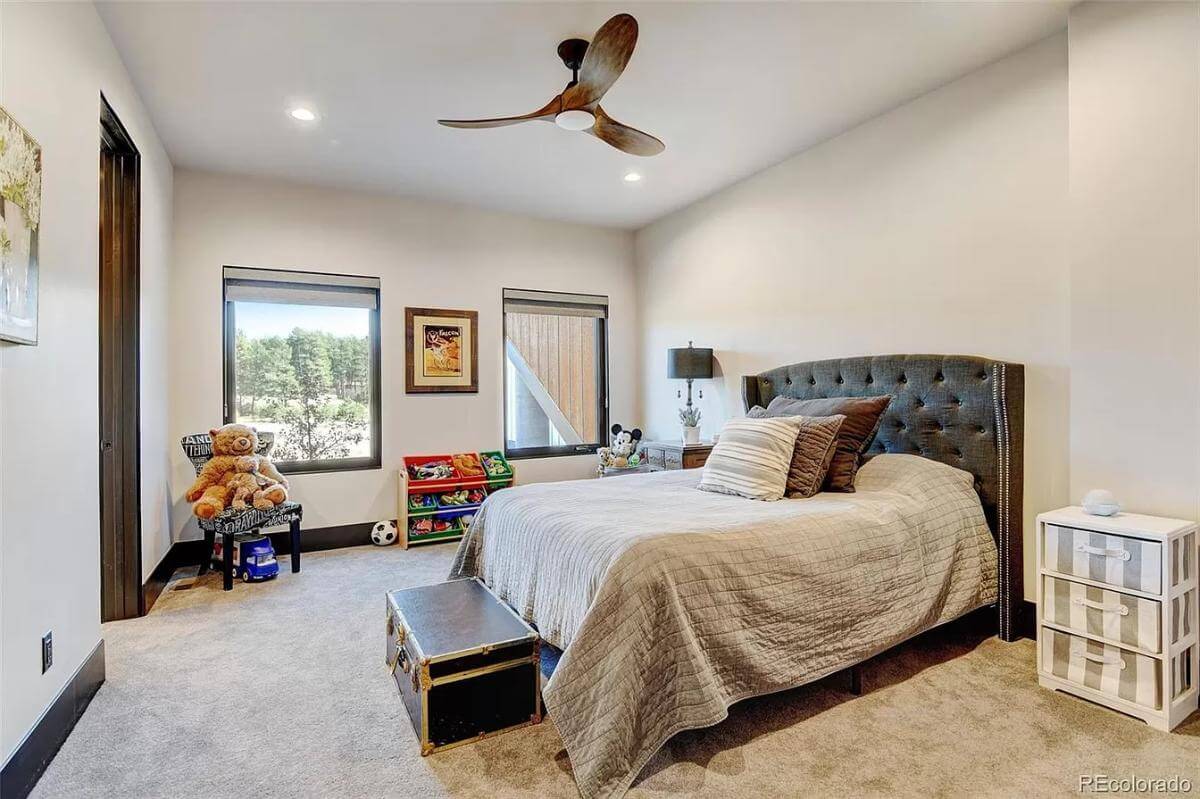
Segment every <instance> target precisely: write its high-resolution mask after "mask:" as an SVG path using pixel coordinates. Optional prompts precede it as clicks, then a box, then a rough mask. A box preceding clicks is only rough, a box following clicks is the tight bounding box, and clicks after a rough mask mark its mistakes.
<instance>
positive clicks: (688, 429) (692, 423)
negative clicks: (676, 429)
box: [679, 405, 700, 444]
mask: <svg viewBox="0 0 1200 799" xmlns="http://www.w3.org/2000/svg"><path fill="white" fill-rule="evenodd" d="M679 423H680V424H681V425H683V443H684V444H699V443H700V409H699V408H696V407H694V406H691V405H689V406H688V407H686V408H680V409H679Z"/></svg>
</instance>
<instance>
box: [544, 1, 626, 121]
mask: <svg viewBox="0 0 1200 799" xmlns="http://www.w3.org/2000/svg"><path fill="white" fill-rule="evenodd" d="M637 37H638V24H637V20H636V19H634V18H633V17H631V16H629V15H628V14H617V15H616V16H615V17H613V18H612V19H610V20H609V21H608V22H605V23H604V24H603V25H601V26H600V30H598V31H596V35H595V36H593V37H592V41H591V44H589V45H588V49H587V52H586V53H584V55H583V63H582V64H580V66H579V82H578V83H576V84H575V85H574V86H572V87H570V88H569V89H567V90H566V91H565V92H563V95H562V97H563V108H564V109H566V108H584V107H585V106H589V105H592V104H593V103H598V102H600V98H601V97H603V96H604V93H605V92H606V91H608V89H609V87H611V86H612V85H613V84H614V83H616V81H617V78H619V77H621V73H622V72H624V71H625V65H626V64H628V63H629V57H630V56H632V55H633V47H634V45H636V44H637Z"/></svg>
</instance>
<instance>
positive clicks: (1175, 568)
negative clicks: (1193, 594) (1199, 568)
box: [1171, 532, 1196, 588]
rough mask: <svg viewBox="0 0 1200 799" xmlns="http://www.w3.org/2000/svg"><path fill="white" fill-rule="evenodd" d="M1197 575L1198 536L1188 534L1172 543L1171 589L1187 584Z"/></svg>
mask: <svg viewBox="0 0 1200 799" xmlns="http://www.w3.org/2000/svg"><path fill="white" fill-rule="evenodd" d="M1195 574H1196V534H1195V533H1194V532H1193V533H1188V534H1187V535H1181V536H1179V537H1178V538H1175V539H1173V540H1172V541H1171V587H1172V588H1174V587H1175V586H1177V585H1179V584H1180V583H1186V582H1187V581H1188V580H1190V579H1192V577H1193V576H1194V575H1195Z"/></svg>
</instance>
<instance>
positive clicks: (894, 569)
mask: <svg viewBox="0 0 1200 799" xmlns="http://www.w3.org/2000/svg"><path fill="white" fill-rule="evenodd" d="M885 393H887V394H892V395H893V397H894V399H893V401H892V403H891V405H889V407H888V410H887V411H886V412H885V415H884V418H883V420H882V424H881V428H880V430H879V433H878V435H877V436H876V439H875V441H874V443H873V444H872V446H871V449H870V451H869V456H870V458H869V460H868V461H867V463H865V464H864V465H863V467H862V469H861V470H860V472H859V476H858V478H857V480H856V483H855V486H856V492H855V493H851V494H830V493H822V494H818V495H816V496H815V497H812V498H810V499H805V500H782V501H779V502H754V501H751V500H746V499H742V498H739V497H733V496H728V495H721V494H712V493H708V492H702V491H698V490H696V487H695V486H696V484H697V483H698V481H699V471H698V470H693V471H676V472H661V473H656V474H650V475H644V476H639V477H635V478H630V479H627V480H596V481H580V482H567V483H548V484H540V485H532V486H527V487H522V488H520V489H516V490H510V491H505V492H500V493H498V494H497V495H496V496H495V497H490V498H489V499H488V501H487V502H486V503H485V504H484V506H483V507H482V508H481V509H480V512H479V513H478V515H477V516H476V518H475V522H474V524H473V525H472V527H471V529H470V530H469V531H468V534H467V535H466V536H465V537H464V539H463V541H462V543H461V545H460V547H459V550H458V553H457V555H456V558H455V563H454V566H453V569H452V576H454V577H463V576H478V577H480V578H481V579H483V580H484V582H486V583H487V584H488V585H489V587H491V588H492V590H493V591H495V592H496V593H497V595H499V596H500V597H501V598H502V599H504V600H505V601H506V602H508V603H509V604H510V605H511V606H512V607H513V608H514V609H516V610H517V611H518V612H519V613H520V614H521V615H522V616H523V617H524V618H526V619H527V620H529V621H530V622H531V623H533V624H534V625H535V626H536V627H537V628H538V630H539V632H540V633H541V635H542V636H543V638H545V639H546V640H547V641H549V642H550V643H551V644H553V645H554V646H556V647H559V648H560V649H562V650H563V655H562V658H561V660H560V662H559V664H558V667H557V669H556V670H555V672H554V675H553V676H552V678H551V679H550V681H549V682H548V683H547V684H546V686H545V689H544V696H545V701H546V707H547V709H548V711H549V714H550V717H551V718H552V719H553V720H554V722H555V726H556V727H557V728H558V730H559V732H560V734H561V735H562V738H563V742H564V744H565V746H566V749H567V752H568V754H569V756H570V759H571V765H572V768H573V770H574V773H575V779H576V783H577V785H578V787H579V790H580V793H581V794H582V795H583V796H585V797H589V799H590V797H607V796H619V795H621V794H622V793H623V792H624V791H625V790H626V789H627V788H628V787H629V785H630V784H631V783H632V781H633V780H634V779H635V778H636V776H637V774H638V772H639V771H640V770H641V769H642V767H643V766H644V765H645V763H646V762H647V761H648V760H649V758H650V757H651V756H652V755H653V754H654V752H656V751H657V750H658V749H659V748H660V747H661V746H662V745H663V744H664V743H665V742H666V741H667V740H668V739H669V738H670V737H671V736H672V735H674V734H675V733H677V732H679V731H681V730H685V729H693V728H699V727H705V726H709V725H712V724H715V723H717V722H719V721H720V720H721V719H723V718H724V717H725V715H726V714H727V712H728V708H729V706H730V705H732V704H733V703H735V702H737V701H738V700H740V699H743V698H746V697H749V696H755V695H761V694H767V693H771V692H775V691H780V690H785V689H787V688H792V687H795V686H797V685H801V684H804V683H806V682H810V681H812V680H816V679H820V678H821V677H823V676H825V675H827V674H830V673H832V672H835V671H838V670H841V669H844V668H847V667H849V666H852V665H854V664H856V663H859V662H861V661H863V660H865V659H866V658H869V657H871V656H873V655H875V654H877V653H878V652H880V651H883V650H885V649H888V648H890V647H892V646H894V645H896V644H898V643H900V642H902V641H904V640H906V639H908V638H910V637H912V636H913V635H916V634H918V633H920V632H922V631H924V630H927V629H929V628H931V627H934V626H937V625H938V624H941V623H944V622H947V621H950V620H952V619H954V618H957V617H959V616H961V615H964V614H966V613H968V612H970V611H973V610H976V609H978V608H980V607H982V606H988V605H994V606H995V607H996V616H995V618H996V626H997V630H998V633H999V635H1000V637H1001V638H1003V639H1005V640H1012V639H1013V638H1015V637H1016V630H1017V625H1016V624H1015V620H1014V618H1013V616H1014V611H1015V610H1016V608H1017V607H1018V603H1019V602H1020V600H1021V582H1020V574H1021V550H1020V541H1021V526H1020V519H1021V513H1020V508H1021V468H1020V464H1021V462H1022V455H1021V453H1022V446H1021V430H1022V428H1023V402H1022V398H1023V368H1022V367H1021V366H1020V365H1019V364H1012V363H1004V362H998V361H992V360H988V359H984V358H978V357H970V356H943V355H893V356H878V357H864V358H847V359H839V360H830V361H817V362H807V363H799V364H792V365H790V366H785V367H780V368H778V369H773V370H770V371H768V372H764V373H761V374H758V375H753V376H749V377H746V378H744V379H743V398H744V402H745V405H746V407H747V408H750V407H752V406H754V405H763V406H765V405H767V404H768V403H769V402H770V400H771V399H772V398H774V397H775V396H788V397H794V398H801V399H807V398H811V397H830V396H873V395H878V394H885ZM563 508H570V510H569V511H568V512H565V513H564V512H563V510H562V509H563Z"/></svg>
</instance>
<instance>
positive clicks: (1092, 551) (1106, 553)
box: [1075, 544, 1129, 560]
mask: <svg viewBox="0 0 1200 799" xmlns="http://www.w3.org/2000/svg"><path fill="white" fill-rule="evenodd" d="M1075 551H1076V552H1086V553H1088V554H1089V555H1100V556H1101V557H1105V558H1120V559H1121V560H1129V550H1128V549H1101V548H1100V547H1089V546H1088V545H1087V544H1076V545H1075Z"/></svg>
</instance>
